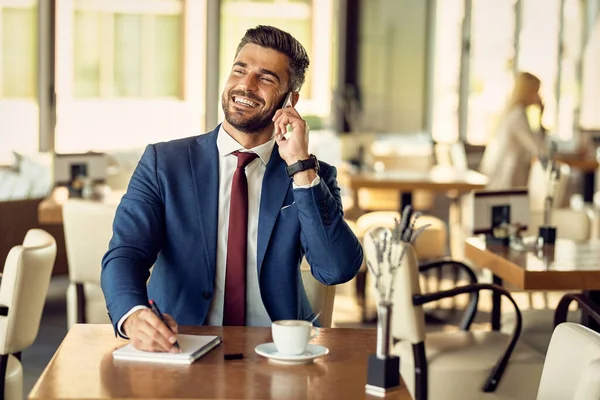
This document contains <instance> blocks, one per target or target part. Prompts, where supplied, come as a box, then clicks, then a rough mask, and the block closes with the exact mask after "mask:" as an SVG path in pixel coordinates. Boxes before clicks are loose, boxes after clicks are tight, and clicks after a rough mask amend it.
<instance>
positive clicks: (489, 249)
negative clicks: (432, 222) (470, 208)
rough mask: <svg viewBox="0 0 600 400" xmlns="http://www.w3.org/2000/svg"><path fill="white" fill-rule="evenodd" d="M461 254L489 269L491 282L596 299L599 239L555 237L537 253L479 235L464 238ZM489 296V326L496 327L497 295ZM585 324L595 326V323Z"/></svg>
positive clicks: (599, 294) (599, 290)
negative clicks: (559, 291)
mask: <svg viewBox="0 0 600 400" xmlns="http://www.w3.org/2000/svg"><path fill="white" fill-rule="evenodd" d="M465 256H466V257H467V258H468V259H469V260H470V261H472V262H473V263H474V264H476V265H478V266H480V267H483V268H487V269H489V270H490V271H492V273H493V276H494V278H493V279H494V283H496V284H500V285H501V284H502V283H503V282H504V281H506V282H510V283H512V284H513V285H515V286H517V287H518V288H520V289H524V290H541V291H545V290H548V291H551V290H573V291H584V292H586V294H587V295H588V296H589V297H590V298H591V299H592V300H593V301H594V302H596V303H598V302H600V240H591V241H588V242H574V241H572V240H567V239H557V240H556V244H555V245H554V246H547V247H546V248H544V250H543V251H542V252H540V253H538V252H530V251H517V250H513V249H511V248H510V247H509V246H503V245H500V244H489V243H487V242H486V241H485V238H484V237H482V236H479V237H472V238H468V239H467V240H466V246H465ZM492 298H493V300H492V328H493V329H499V327H500V311H501V310H500V296H499V295H496V294H494V295H493V297H492ZM587 325H590V326H592V327H593V328H594V329H597V326H595V324H593V323H591V322H589V323H587Z"/></svg>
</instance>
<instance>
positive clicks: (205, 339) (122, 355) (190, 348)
mask: <svg viewBox="0 0 600 400" xmlns="http://www.w3.org/2000/svg"><path fill="white" fill-rule="evenodd" d="M222 341H223V340H222V339H221V337H220V336H210V335H177V342H178V343H179V346H180V347H181V352H180V353H157V352H151V351H141V350H137V349H135V348H134V347H133V346H132V345H131V344H128V345H127V346H123V347H121V348H120V349H117V350H115V351H113V358H114V359H115V360H131V361H148V362H158V363H165V364H191V363H193V362H194V361H196V360H197V359H199V358H200V357H202V356H203V355H205V354H206V353H208V352H209V351H211V350H212V349H214V348H215V347H217V346H218V345H219V344H221V342H222Z"/></svg>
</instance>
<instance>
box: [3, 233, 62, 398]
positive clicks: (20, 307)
mask: <svg viewBox="0 0 600 400" xmlns="http://www.w3.org/2000/svg"><path fill="white" fill-rule="evenodd" d="M55 259H56V241H55V240H54V238H53V237H52V236H51V235H50V234H48V233H47V232H45V231H43V230H41V229H31V230H29V231H28V232H27V235H26V236H25V240H24V241H23V245H21V246H15V247H13V248H12V249H11V251H10V252H9V253H8V256H7V258H6V263H5V264H4V272H3V274H2V281H1V283H0V315H1V316H0V350H1V351H0V353H1V354H2V355H1V357H0V377H1V379H0V382H1V383H2V388H1V389H0V394H2V396H3V397H2V398H3V399H10V400H13V399H14V400H22V399H23V366H22V365H21V361H20V359H21V352H22V351H23V350H25V349H26V348H28V347H29V346H30V345H31V344H32V343H33V342H34V341H35V338H36V337H37V334H38V330H39V326H40V320H41V318H42V311H43V309H44V304H45V301H46V294H47V293H48V285H49V284H50V276H51V274H52V268H53V266H54V261H55Z"/></svg>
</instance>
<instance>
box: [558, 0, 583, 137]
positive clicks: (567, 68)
mask: <svg viewBox="0 0 600 400" xmlns="http://www.w3.org/2000/svg"><path fill="white" fill-rule="evenodd" d="M562 18H563V19H562V29H563V36H562V43H561V48H560V49H561V52H560V53H559V54H560V68H561V69H560V87H559V98H558V116H557V122H558V125H557V127H556V136H557V138H558V139H561V140H570V139H571V138H572V137H573V128H574V127H576V126H577V125H578V123H579V121H578V120H577V118H578V116H579V106H580V93H581V89H580V81H581V71H580V70H579V66H580V63H581V56H582V54H581V53H582V49H583V37H582V36H583V29H582V26H583V25H584V13H583V3H582V2H581V1H580V0H565V1H564V4H563V11H562Z"/></svg>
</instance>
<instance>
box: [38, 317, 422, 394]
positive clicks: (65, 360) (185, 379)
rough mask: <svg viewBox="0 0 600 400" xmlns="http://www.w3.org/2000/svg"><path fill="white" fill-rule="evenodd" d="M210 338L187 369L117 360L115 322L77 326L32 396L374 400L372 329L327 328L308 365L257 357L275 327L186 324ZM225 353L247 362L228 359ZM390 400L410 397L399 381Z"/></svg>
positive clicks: (188, 330) (184, 329)
mask: <svg viewBox="0 0 600 400" xmlns="http://www.w3.org/2000/svg"><path fill="white" fill-rule="evenodd" d="M180 331H181V332H182V333H193V334H213V335H221V336H222V337H223V344H222V345H221V346H219V347H217V348H216V349H215V350H213V351H211V352H210V353H208V354H207V355H206V356H204V357H202V358H201V359H199V360H198V361H196V362H195V363H194V364H192V365H189V366H187V365H186V366H170V365H161V364H151V363H141V362H132V361H115V360H113V358H112V354H111V353H112V351H113V350H114V349H116V348H118V347H120V346H122V345H124V344H125V343H126V341H125V340H123V339H116V338H115V337H114V333H113V329H112V327H111V326H110V325H90V324H87V325H81V324H78V325H74V326H73V328H71V330H70V331H69V333H68V334H67V336H66V337H65V339H64V341H63V342H62V344H61V345H60V347H59V349H58V350H57V352H56V354H55V355H54V357H53V358H52V360H51V361H50V363H49V364H48V366H47V367H46V369H45V370H44V372H43V373H42V376H41V377H40V379H39V380H38V382H37V383H36V384H35V386H34V388H33V390H32V391H31V393H30V394H29V398H30V399H76V398H77V399H79V398H114V399H125V398H128V399H131V398H197V399H230V400H233V399H244V398H250V399H333V398H338V399H375V398H377V397H372V396H370V395H366V394H365V384H366V377H367V357H368V355H369V354H372V353H375V347H376V331H375V329H341V328H334V329H331V328H329V329H328V328H324V329H322V330H321V333H320V335H319V337H318V338H317V339H315V340H314V341H313V342H314V343H318V344H321V345H324V346H327V347H328V348H329V350H330V353H329V354H328V355H326V356H324V357H321V358H319V359H317V361H315V362H314V363H313V364H309V365H295V366H289V365H277V364H272V363H270V362H269V361H268V360H266V359H265V358H263V357H261V356H259V355H258V354H256V353H255V352H254V348H255V347H256V346H257V345H258V344H261V343H265V342H270V341H271V340H272V339H271V329H270V328H248V327H246V328H244V327H225V328H223V327H181V328H180ZM226 353H243V354H244V359H243V360H236V361H224V359H223V355H224V354H226ZM386 398H389V399H394V400H404V399H406V400H410V399H411V397H410V394H409V393H408V390H407V389H406V387H405V386H404V384H402V387H401V389H400V390H397V391H394V392H390V393H389V394H388V395H387V396H386Z"/></svg>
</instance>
